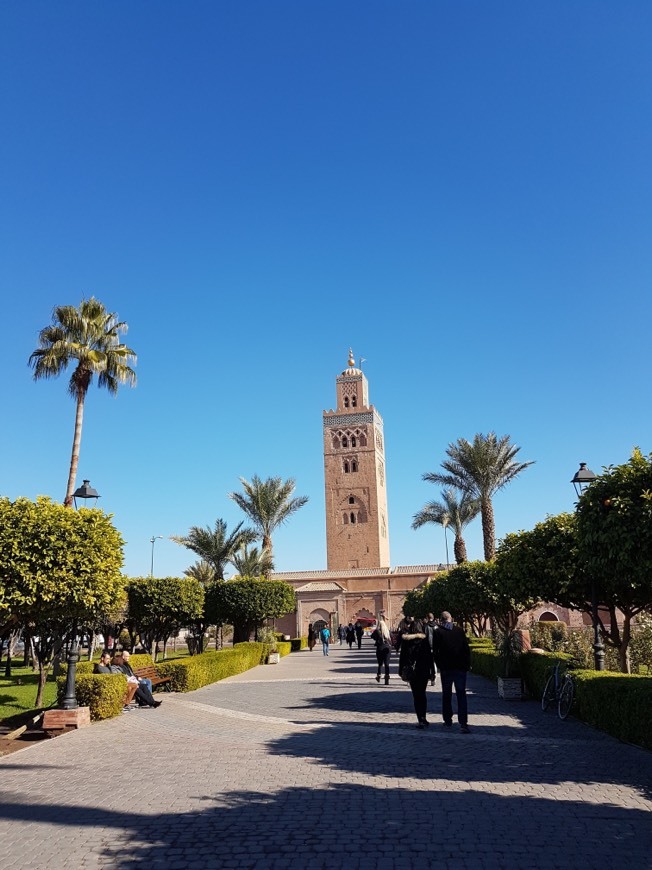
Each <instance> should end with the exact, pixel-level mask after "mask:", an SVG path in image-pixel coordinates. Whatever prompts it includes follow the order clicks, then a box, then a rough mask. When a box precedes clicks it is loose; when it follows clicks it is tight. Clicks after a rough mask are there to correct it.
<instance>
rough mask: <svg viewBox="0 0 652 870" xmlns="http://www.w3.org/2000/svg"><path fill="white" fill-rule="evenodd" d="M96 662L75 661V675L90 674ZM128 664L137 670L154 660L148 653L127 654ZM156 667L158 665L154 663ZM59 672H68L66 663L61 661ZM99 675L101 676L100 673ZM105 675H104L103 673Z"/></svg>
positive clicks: (146, 666)
mask: <svg viewBox="0 0 652 870" xmlns="http://www.w3.org/2000/svg"><path fill="white" fill-rule="evenodd" d="M96 664H97V662H89V661H81V662H77V675H80V674H92V673H93V672H94V668H95V665H96ZM129 664H130V665H131V667H132V669H133V670H134V671H137V670H138V668H148V667H151V666H152V665H153V664H154V660H153V658H152V657H151V655H149V654H148V653H139V654H138V655H132V656H129ZM156 667H158V665H156ZM61 673H62V674H64V675H65V674H67V673H68V663H67V662H62V663H61ZM100 676H102V675H101V674H100ZM105 676H106V675H105Z"/></svg>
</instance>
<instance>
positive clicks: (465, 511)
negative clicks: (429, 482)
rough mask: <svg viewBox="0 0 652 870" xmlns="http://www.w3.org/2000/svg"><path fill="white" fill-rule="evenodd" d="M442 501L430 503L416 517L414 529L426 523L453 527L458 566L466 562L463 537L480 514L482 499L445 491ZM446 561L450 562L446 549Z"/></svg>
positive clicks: (451, 490) (413, 524)
mask: <svg viewBox="0 0 652 870" xmlns="http://www.w3.org/2000/svg"><path fill="white" fill-rule="evenodd" d="M441 497H442V501H429V502H428V503H427V504H426V505H424V506H423V507H422V508H421V510H420V511H419V512H418V513H417V514H415V515H414V521H413V522H412V528H413V529H420V528H421V526H425V525H426V523H437V524H438V525H441V526H443V527H444V534H446V529H447V527H448V526H451V527H452V529H453V531H454V532H455V543H454V544H453V550H454V552H455V561H456V562H457V564H458V565H461V564H462V562H466V544H465V542H464V538H463V537H462V532H463V531H464V529H465V527H466V526H468V524H469V523H470V522H471V520H474V519H475V518H476V517H477V515H478V514H479V513H480V499H479V498H474V497H473V496H472V495H469V494H468V493H467V492H463V493H461V494H460V495H459V496H458V494H457V493H456V492H455V490H454V489H445V490H444V491H443V492H442V494H441ZM446 561H447V562H448V548H447V549H446Z"/></svg>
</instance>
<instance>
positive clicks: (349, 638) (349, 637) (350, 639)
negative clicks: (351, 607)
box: [346, 622, 355, 649]
mask: <svg viewBox="0 0 652 870" xmlns="http://www.w3.org/2000/svg"><path fill="white" fill-rule="evenodd" d="M346 642H347V643H348V645H349V649H353V644H354V642H355V628H354V627H353V623H352V622H349V624H348V625H347V627H346Z"/></svg>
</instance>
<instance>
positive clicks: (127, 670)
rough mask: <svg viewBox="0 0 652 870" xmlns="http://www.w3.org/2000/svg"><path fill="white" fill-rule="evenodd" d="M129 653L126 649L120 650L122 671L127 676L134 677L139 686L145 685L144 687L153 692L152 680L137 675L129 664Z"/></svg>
mask: <svg viewBox="0 0 652 870" xmlns="http://www.w3.org/2000/svg"><path fill="white" fill-rule="evenodd" d="M130 655H131V653H129V652H128V651H127V650H126V649H123V650H122V673H123V674H126V675H127V677H136V679H137V680H138V682H139V683H140V685H141V686H145V688H146V689H149V691H150V693H151V692H153V689H152V681H151V680H150V679H148V678H147V677H139V676H138V675H137V674H135V673H134V671H133V668H132V667H131V665H130V664H129V656H130Z"/></svg>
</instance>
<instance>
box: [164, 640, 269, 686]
mask: <svg viewBox="0 0 652 870" xmlns="http://www.w3.org/2000/svg"><path fill="white" fill-rule="evenodd" d="M263 655H266V652H265V646H264V644H262V643H239V644H236V645H235V646H234V647H233V649H224V650H218V651H217V652H215V651H211V652H205V653H201V655H197V656H192V657H191V658H187V659H176V660H174V661H170V662H160V663H159V664H157V666H156V667H157V669H158V672H159V673H160V674H161V676H165V677H170V685H171V688H172V690H173V691H175V692H192V691H194V690H195V689H201V687H202V686H208V685H209V684H210V683H216V682H217V681H218V680H223V679H224V678H225V677H232V676H233V675H234V674H241V673H242V672H243V671H247V670H249V669H250V668H253V667H255V666H256V665H259V664H260V663H261V659H262V657H263ZM262 660H264V659H262Z"/></svg>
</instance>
